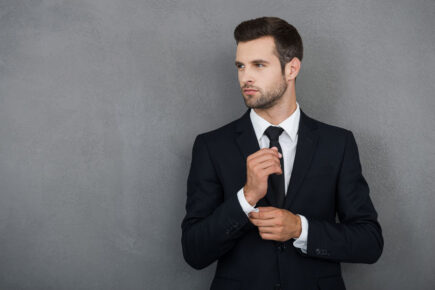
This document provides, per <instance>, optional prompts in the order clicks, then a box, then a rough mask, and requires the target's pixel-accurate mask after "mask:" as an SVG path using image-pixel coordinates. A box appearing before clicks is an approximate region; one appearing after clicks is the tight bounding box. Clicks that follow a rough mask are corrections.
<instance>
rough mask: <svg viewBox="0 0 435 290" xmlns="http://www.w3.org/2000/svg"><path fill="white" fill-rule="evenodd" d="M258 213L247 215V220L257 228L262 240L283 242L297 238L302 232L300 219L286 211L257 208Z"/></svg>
mask: <svg viewBox="0 0 435 290" xmlns="http://www.w3.org/2000/svg"><path fill="white" fill-rule="evenodd" d="M257 208H258V209H259V212H251V213H249V220H250V221H251V223H253V224H254V225H256V226H257V227H258V231H259V233H260V236H261V238H262V239H263V240H274V241H278V242H285V241H288V240H290V239H292V238H295V239H297V238H299V236H300V235H301V232H302V224H301V218H300V216H298V215H295V214H293V213H291V212H290V211H288V210H286V209H281V208H276V207H271V206H268V207H257Z"/></svg>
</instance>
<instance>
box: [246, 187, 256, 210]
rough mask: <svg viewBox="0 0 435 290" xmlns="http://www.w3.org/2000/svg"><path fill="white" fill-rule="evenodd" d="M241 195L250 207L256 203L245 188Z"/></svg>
mask: <svg viewBox="0 0 435 290" xmlns="http://www.w3.org/2000/svg"><path fill="white" fill-rule="evenodd" d="M243 194H244V195H245V199H246V201H247V202H248V203H249V204H250V205H251V206H255V205H256V204H257V202H258V200H256V199H255V198H254V197H253V195H252V194H251V193H250V191H249V190H247V189H246V186H245V187H243Z"/></svg>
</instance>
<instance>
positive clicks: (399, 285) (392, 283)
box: [0, 0, 435, 289]
mask: <svg viewBox="0 0 435 290" xmlns="http://www.w3.org/2000/svg"><path fill="white" fill-rule="evenodd" d="M217 2H219V3H217ZM259 16H278V17H282V18H284V19H286V20H287V21H288V22H289V23H292V24H293V25H295V26H296V27H297V29H298V30H299V32H300V34H301V35H302V39H303V41H304V46H305V53H304V59H303V62H302V69H301V72H300V75H299V77H298V81H297V85H296V94H297V98H298V101H299V103H300V105H301V108H302V109H303V110H304V111H305V112H306V113H307V114H308V115H310V116H312V117H314V118H316V119H318V120H321V121H324V122H327V123H330V124H333V125H337V126H341V127H345V128H347V129H350V130H352V131H353V132H354V135H355V137H356V139H357V143H358V146H359V150H360V157H361V162H362V166H363V173H364V175H365V177H366V179H367V181H368V183H369V185H370V188H371V197H372V200H373V202H374V204H375V207H376V209H377V210H378V212H379V220H380V222H381V225H382V227H383V233H384V238H385V249H384V253H383V255H382V257H381V258H380V260H379V261H378V262H377V263H376V264H374V265H362V264H343V276H344V279H345V282H346V284H347V286H348V289H434V287H435V275H434V273H435V266H434V265H435V251H434V248H433V244H434V239H435V228H434V224H435V218H434V214H433V211H434V209H435V198H434V188H435V182H434V173H435V170H434V169H435V165H434V164H435V150H434V148H435V146H434V143H435V132H434V125H435V122H434V121H435V120H434V119H435V118H434V109H435V100H434V90H435V84H434V83H435V82H434V73H435V70H434V68H435V29H434V27H435V2H434V1H392V0H390V1H377V0H370V1H344V0H343V1H321V0H317V1H306V0H300V1H283V0H281V1H248V0H245V1H236V3H233V2H227V3H224V2H220V1H201V0H197V1H193V0H192V1H173V0H154V1H139V0H134V1H133V0H132V1H130V0H123V1H121V0H117V1H115V0H98V1H97V0H96V1H83V0H82V1H50V0H46V1H36V0H33V1H17V0H9V1H6V0H1V1H0V289H207V288H208V287H209V285H210V282H211V279H212V276H213V273H214V269H215V264H214V265H212V266H210V267H208V268H207V269H204V270H202V271H196V270H193V269H191V268H189V266H188V265H187V264H186V263H185V262H184V260H183V257H182V252H181V242H180V238H181V228H180V223H181V219H182V218H183V216H184V213H185V209H184V204H185V195H186V180H187V174H188V169H189V166H190V158H191V150H192V145H193V140H194V138H195V136H196V135H198V134H199V133H202V132H205V131H209V130H212V129H215V128H217V127H219V126H222V125H224V124H226V123H228V122H230V121H232V120H234V119H236V118H239V117H240V116H241V115H242V114H243V113H244V112H245V110H246V107H245V106H244V103H243V99H242V96H241V95H240V91H239V87H238V82H237V73H236V69H235V67H234V55H235V48H236V46H235V43H234V40H233V36H232V33H233V29H234V28H235V26H236V25H237V24H238V23H239V22H241V21H242V20H246V19H251V18H255V17H259Z"/></svg>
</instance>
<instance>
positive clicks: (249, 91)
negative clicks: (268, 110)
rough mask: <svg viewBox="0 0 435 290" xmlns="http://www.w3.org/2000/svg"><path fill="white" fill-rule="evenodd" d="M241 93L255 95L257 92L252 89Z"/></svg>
mask: <svg viewBox="0 0 435 290" xmlns="http://www.w3.org/2000/svg"><path fill="white" fill-rule="evenodd" d="M243 92H244V93H245V94H255V93H256V92H257V90H254V89H244V90H243Z"/></svg>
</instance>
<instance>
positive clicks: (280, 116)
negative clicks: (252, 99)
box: [253, 99, 297, 126]
mask: <svg viewBox="0 0 435 290" xmlns="http://www.w3.org/2000/svg"><path fill="white" fill-rule="evenodd" d="M296 108H297V105H296V99H295V100H294V101H293V102H288V103H278V104H276V105H275V106H273V107H271V108H268V109H253V110H254V111H255V113H257V114H258V115H259V116H260V117H262V118H263V119H265V120H266V121H268V122H269V123H271V124H272V125H275V126H276V125H278V124H280V123H281V122H282V121H284V120H285V119H287V118H288V117H290V116H291V114H293V113H294V111H296Z"/></svg>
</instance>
